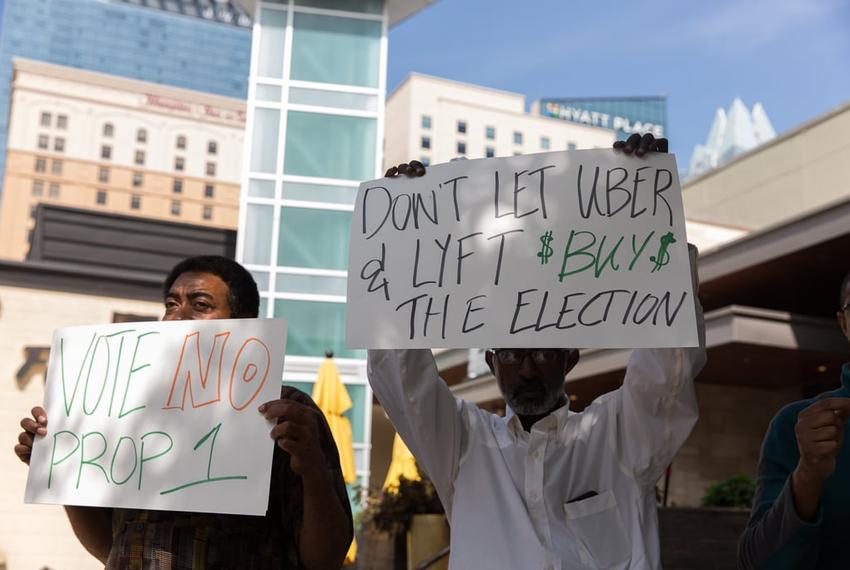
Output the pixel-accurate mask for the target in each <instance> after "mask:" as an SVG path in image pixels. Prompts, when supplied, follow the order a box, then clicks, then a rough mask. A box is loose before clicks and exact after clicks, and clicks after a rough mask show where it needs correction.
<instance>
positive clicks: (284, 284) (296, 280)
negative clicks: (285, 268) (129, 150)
mask: <svg viewBox="0 0 850 570" xmlns="http://www.w3.org/2000/svg"><path fill="white" fill-rule="evenodd" d="M346 283H347V280H346V278H345V277H330V276H327V275H301V274H298V273H278V274H277V281H275V289H276V290H277V291H278V293H312V294H315V295H342V296H343V297H344V296H345V295H346Z"/></svg>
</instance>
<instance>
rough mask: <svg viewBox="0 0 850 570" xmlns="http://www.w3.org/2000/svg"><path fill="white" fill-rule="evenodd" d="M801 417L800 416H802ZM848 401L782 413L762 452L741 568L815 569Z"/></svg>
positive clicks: (741, 548)
mask: <svg viewBox="0 0 850 570" xmlns="http://www.w3.org/2000/svg"><path fill="white" fill-rule="evenodd" d="M798 412H799V413H798ZM848 414H850V399H848V398H825V399H822V400H818V401H817V402H815V403H814V404H811V405H809V406H807V407H805V408H803V409H802V410H801V409H800V405H799V404H797V405H792V406H789V407H787V408H785V409H783V410H782V411H781V412H780V413H779V414H778V415H777V416H776V418H774V420H773V422H771V425H770V428H769V430H768V434H767V437H766V438H765V440H764V445H763V447H762V454H761V460H760V461H759V477H758V485H757V489H756V496H755V500H754V501H753V514H752V516H751V517H750V522H749V523H748V524H747V528H746V530H745V531H744V534H743V536H742V537H741V541H740V543H739V545H738V567H739V568H742V569H751V568H764V569H768V570H771V569H784V568H795V569H797V568H800V569H806V568H814V567H815V566H816V564H817V559H818V541H819V536H820V525H821V519H822V513H821V511H822V507H821V490H822V488H823V484H824V482H825V481H826V480H827V479H828V478H829V477H831V476H832V473H833V471H834V470H835V457H836V454H837V453H838V450H839V448H840V445H841V440H842V432H843V430H844V423H845V421H846V419H847V416H848Z"/></svg>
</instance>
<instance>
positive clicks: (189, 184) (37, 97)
mask: <svg viewBox="0 0 850 570" xmlns="http://www.w3.org/2000/svg"><path fill="white" fill-rule="evenodd" d="M13 65H14V71H13V80H12V92H11V98H10V101H11V103H10V127H9V142H8V151H7V158H6V172H5V180H4V184H3V188H4V190H3V197H2V205H0V210H2V211H0V257H3V258H6V259H18V260H20V259H24V258H25V257H26V254H27V251H28V250H29V246H30V231H31V230H32V227H33V223H34V222H33V218H32V212H34V211H35V206H36V205H37V204H38V203H40V202H48V203H52V204H60V205H66V206H73V207H78V208H79V207H82V208H91V209H96V210H101V211H104V212H110V213H125V214H131V215H134V216H142V217H150V218H156V219H162V220H170V221H177V222H184V223H192V224H199V225H205V226H212V227H219V228H228V229H235V228H236V226H237V221H238V208H239V183H240V176H241V164H242V153H243V142H244V125H245V104H244V102H242V101H239V100H236V99H230V98H226V97H219V96H215V95H208V94H205V93H198V92H194V91H189V90H185V89H177V88H172V87H165V86H162V85H156V84H152V83H147V82H143V81H137V80H133V79H125V78H119V77H114V76H110V75H104V74H100V73H93V72H89V71H82V70H79V69H72V68H68V67H63V66H58V65H52V64H47V63H42V62H36V61H30V60H23V59H16V60H15V61H14V64H13Z"/></svg>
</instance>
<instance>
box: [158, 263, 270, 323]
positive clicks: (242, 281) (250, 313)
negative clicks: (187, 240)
mask: <svg viewBox="0 0 850 570" xmlns="http://www.w3.org/2000/svg"><path fill="white" fill-rule="evenodd" d="M184 273H201V274H210V275H215V276H216V277H218V278H219V279H221V280H222V281H223V282H224V284H225V285H227V290H228V294H227V303H228V305H229V307H230V315H231V317H230V318H234V319H255V318H257V315H259V314H260V292H259V291H258V290H257V284H256V283H255V282H254V278H253V277H252V276H251V273H250V272H249V271H248V270H247V269H245V268H244V267H242V266H241V265H239V264H238V263H236V262H235V261H233V260H232V259H228V258H226V257H222V256H220V255H199V256H197V257H189V258H187V259H184V260H183V261H181V262H180V263H178V264H177V265H175V266H174V267H173V268H172V269H171V272H170V273H169V274H168V277H166V278H165V282H164V283H163V298H166V299H167V298H168V293H169V291H171V286H172V285H174V282H175V281H177V278H178V277H180V276H181V275H183V274H184Z"/></svg>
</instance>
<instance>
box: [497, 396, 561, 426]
mask: <svg viewBox="0 0 850 570" xmlns="http://www.w3.org/2000/svg"><path fill="white" fill-rule="evenodd" d="M570 414H572V412H571V411H570V399H569V398H567V403H566V404H564V405H563V406H561V407H560V408H558V409H557V410H555V411H554V412H552V413H550V414H549V415H548V416H546V417H544V418H541V419H539V420H537V423H535V424H534V425H533V426H532V429H534V428H537V429H538V430H539V431H549V430H551V429H552V428H553V427H556V428H557V430H558V431H561V429H563V427H564V424H565V423H566V421H567V418H568V417H569V415H570ZM505 422H506V423H507V425H508V428H509V429H510V430H511V431H512V432H513V434H514V435H517V434H520V433H524V432H525V430H524V429H522V422H520V421H519V416H517V415H516V412H514V410H513V408H511V407H510V406H508V405H507V404H505Z"/></svg>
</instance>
